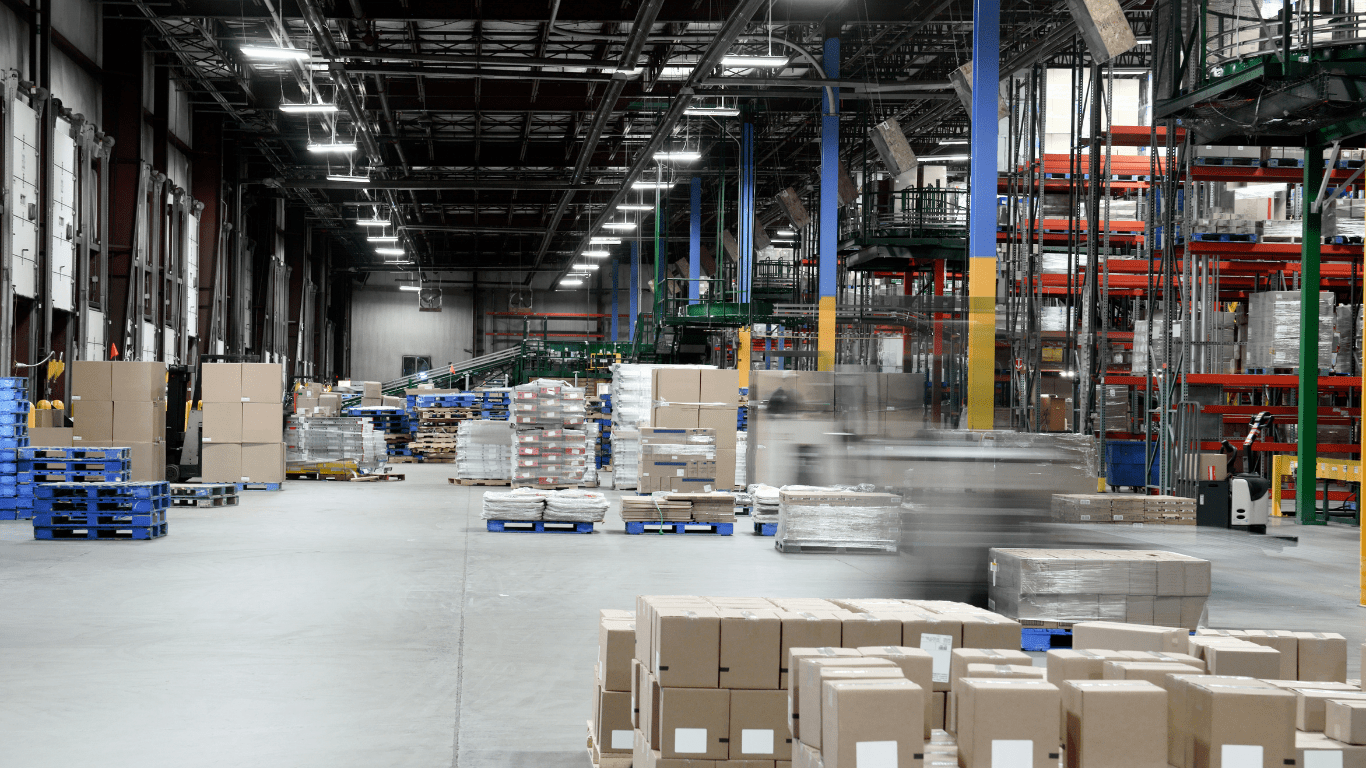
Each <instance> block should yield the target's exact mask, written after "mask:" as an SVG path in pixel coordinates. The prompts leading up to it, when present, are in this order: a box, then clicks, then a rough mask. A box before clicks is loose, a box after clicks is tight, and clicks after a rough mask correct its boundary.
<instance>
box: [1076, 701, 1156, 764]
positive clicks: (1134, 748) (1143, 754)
mask: <svg viewBox="0 0 1366 768" xmlns="http://www.w3.org/2000/svg"><path fill="white" fill-rule="evenodd" d="M1062 702H1063V703H1062V706H1063V712H1064V713H1065V715H1064V716H1065V718H1066V723H1065V726H1064V730H1065V731H1066V734H1067V739H1066V742H1065V747H1066V749H1065V751H1064V754H1065V755H1066V757H1067V760H1066V768H1166V766H1167V692H1166V691H1165V690H1163V689H1162V688H1160V687H1158V686H1156V685H1153V684H1152V683H1149V682H1145V681H1141V680H1136V681H1117V680H1072V681H1068V682H1066V683H1063V686H1062Z"/></svg>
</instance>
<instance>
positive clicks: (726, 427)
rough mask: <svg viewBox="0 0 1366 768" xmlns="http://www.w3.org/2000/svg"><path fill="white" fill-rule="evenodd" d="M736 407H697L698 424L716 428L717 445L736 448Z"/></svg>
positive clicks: (732, 449) (704, 427)
mask: <svg viewBox="0 0 1366 768" xmlns="http://www.w3.org/2000/svg"><path fill="white" fill-rule="evenodd" d="M735 409H736V407H735V406H733V405H732V406H720V407H718V406H709V405H704V406H702V407H701V408H698V409H697V421H696V424H697V426H699V427H701V428H703V429H714V430H716V447H717V448H727V449H730V450H731V451H734V450H735V441H736V434H735V431H736V429H735V428H736V412H735Z"/></svg>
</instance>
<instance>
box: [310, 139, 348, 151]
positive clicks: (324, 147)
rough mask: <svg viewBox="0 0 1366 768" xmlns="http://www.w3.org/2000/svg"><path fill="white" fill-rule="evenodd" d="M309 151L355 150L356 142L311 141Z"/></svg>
mask: <svg viewBox="0 0 1366 768" xmlns="http://www.w3.org/2000/svg"><path fill="white" fill-rule="evenodd" d="M308 151H309V152H355V151H356V144H355V142H345V141H340V142H339V141H333V142H330V143H328V144H314V143H312V142H309V144H308Z"/></svg>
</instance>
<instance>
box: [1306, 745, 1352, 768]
mask: <svg viewBox="0 0 1366 768" xmlns="http://www.w3.org/2000/svg"><path fill="white" fill-rule="evenodd" d="M1300 768H1342V750H1340V749H1306V750H1304V765H1302V766H1300Z"/></svg>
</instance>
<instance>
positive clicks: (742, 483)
mask: <svg viewBox="0 0 1366 768" xmlns="http://www.w3.org/2000/svg"><path fill="white" fill-rule="evenodd" d="M748 452H749V433H748V432H745V431H744V430H737V431H736V432H735V487H736V488H744V487H746V486H748V485H749V475H747V474H745V454H746V453H748Z"/></svg>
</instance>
